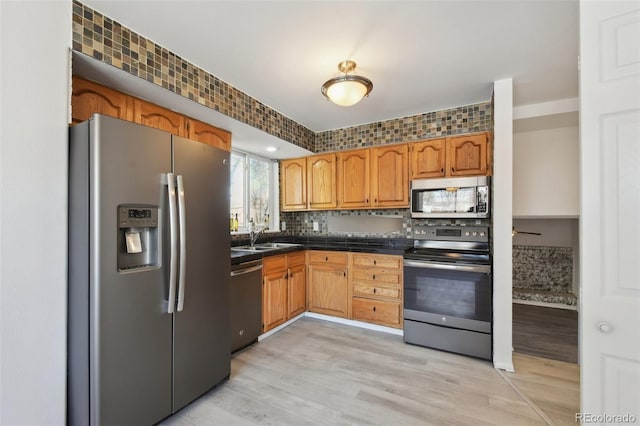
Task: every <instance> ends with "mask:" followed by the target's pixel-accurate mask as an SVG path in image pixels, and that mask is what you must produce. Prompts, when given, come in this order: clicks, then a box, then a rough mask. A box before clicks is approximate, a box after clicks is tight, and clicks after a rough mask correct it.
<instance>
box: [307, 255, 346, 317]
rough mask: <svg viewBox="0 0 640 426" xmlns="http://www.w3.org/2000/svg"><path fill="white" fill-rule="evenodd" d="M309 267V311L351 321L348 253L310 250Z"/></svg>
mask: <svg viewBox="0 0 640 426" xmlns="http://www.w3.org/2000/svg"><path fill="white" fill-rule="evenodd" d="M307 264H308V268H309V270H308V271H309V275H308V277H307V288H308V292H307V294H308V296H307V306H308V310H309V311H311V312H316V313H319V314H325V315H333V316H336V317H342V318H349V305H350V303H349V286H348V281H347V264H348V253H342V252H330V251H310V252H308V256H307Z"/></svg>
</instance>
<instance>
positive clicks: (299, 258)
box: [287, 251, 304, 268]
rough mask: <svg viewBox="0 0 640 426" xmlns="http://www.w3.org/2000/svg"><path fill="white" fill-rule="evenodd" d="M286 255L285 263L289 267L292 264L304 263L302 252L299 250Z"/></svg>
mask: <svg viewBox="0 0 640 426" xmlns="http://www.w3.org/2000/svg"><path fill="white" fill-rule="evenodd" d="M287 256H288V259H287V265H288V267H289V268H291V267H292V266H297V265H304V252H303V251H299V252H296V253H290V254H288V255H287Z"/></svg>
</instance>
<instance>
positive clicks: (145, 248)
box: [118, 205, 160, 272]
mask: <svg viewBox="0 0 640 426" xmlns="http://www.w3.org/2000/svg"><path fill="white" fill-rule="evenodd" d="M159 237H160V235H159V233H158V207H155V206H140V205H137V206H135V205H120V206H118V271H122V272H124V271H126V272H129V271H135V270H138V269H149V268H153V267H156V266H158V265H159V264H160V262H159V258H158V253H159V245H160V240H159Z"/></svg>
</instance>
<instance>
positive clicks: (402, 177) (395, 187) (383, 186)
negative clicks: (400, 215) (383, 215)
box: [371, 144, 409, 207]
mask: <svg viewBox="0 0 640 426" xmlns="http://www.w3.org/2000/svg"><path fill="white" fill-rule="evenodd" d="M371 162H372V167H371V169H372V170H371V181H372V195H373V206H374V207H408V206H409V149H408V147H407V145H406V144H401V145H389V146H383V147H376V148H373V149H372V155H371Z"/></svg>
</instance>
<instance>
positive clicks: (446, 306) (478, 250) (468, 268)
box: [404, 225, 492, 359]
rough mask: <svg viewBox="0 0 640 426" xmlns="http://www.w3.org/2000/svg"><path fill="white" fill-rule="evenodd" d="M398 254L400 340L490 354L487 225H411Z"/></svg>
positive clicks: (477, 354)
mask: <svg viewBox="0 0 640 426" xmlns="http://www.w3.org/2000/svg"><path fill="white" fill-rule="evenodd" d="M413 234H414V245H413V248H411V249H408V250H407V251H406V253H405V255H404V340H405V342H407V343H411V344H415V345H420V346H426V347H430V348H435V349H441V350H445V351H449V352H455V353H460V354H464V355H470V356H474V357H478V358H484V359H491V357H492V346H491V344H492V340H491V318H492V278H491V255H490V250H489V228H488V227H485V226H459V225H455V226H428V225H423V226H416V225H414V227H413Z"/></svg>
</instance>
